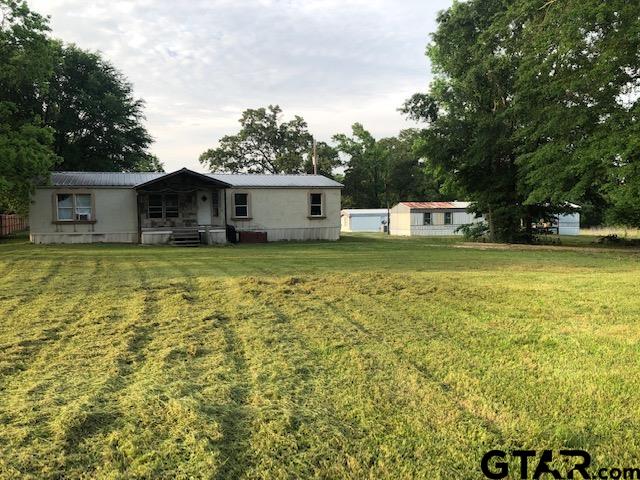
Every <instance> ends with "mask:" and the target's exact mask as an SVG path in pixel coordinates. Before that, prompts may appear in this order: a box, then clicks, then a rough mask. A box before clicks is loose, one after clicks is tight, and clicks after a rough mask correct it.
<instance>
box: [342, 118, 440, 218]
mask: <svg viewBox="0 0 640 480" xmlns="http://www.w3.org/2000/svg"><path fill="white" fill-rule="evenodd" d="M419 136H420V132H419V131H417V130H411V129H409V130H403V131H401V132H400V134H399V135H398V136H397V137H388V138H382V139H380V140H376V139H375V138H374V137H373V135H372V134H371V133H370V132H369V131H368V130H366V129H365V128H364V127H363V125H362V124H360V123H355V124H354V125H353V126H352V134H351V136H349V135H345V134H337V135H334V137H333V140H334V141H335V143H336V148H337V150H339V151H340V152H341V153H342V154H343V155H344V156H345V157H346V158H347V161H346V163H345V173H344V179H343V183H344V186H345V188H344V193H343V196H344V199H343V205H344V206H347V207H354V208H382V207H387V206H389V205H393V204H395V203H397V202H399V201H402V200H417V199H423V198H429V199H431V200H437V199H440V198H441V197H442V193H441V187H442V185H441V184H440V183H439V182H438V177H437V175H435V174H434V173H433V172H431V171H429V170H428V169H427V165H426V164H425V162H424V159H423V158H421V156H420V153H419V152H418V151H417V150H416V149H415V148H414V145H415V143H416V141H418V139H419Z"/></svg>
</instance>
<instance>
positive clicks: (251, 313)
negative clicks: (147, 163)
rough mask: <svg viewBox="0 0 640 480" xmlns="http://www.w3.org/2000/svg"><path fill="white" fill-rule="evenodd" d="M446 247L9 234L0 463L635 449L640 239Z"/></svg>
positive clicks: (189, 472) (72, 464)
mask: <svg viewBox="0 0 640 480" xmlns="http://www.w3.org/2000/svg"><path fill="white" fill-rule="evenodd" d="M455 242H456V241H454V240H450V239H428V238H426V239H416V240H414V239H389V238H386V237H381V236H376V235H372V236H355V235H354V236H349V237H346V238H343V240H341V241H339V242H336V243H306V244H303V243H293V244H284V243H283V244H269V245H253V246H252V245H242V246H234V247H220V248H214V247H212V248H198V249H179V248H171V247H139V246H99V245H98V246H73V245H68V246H33V245H29V244H27V243H26V242H24V241H20V240H17V241H10V242H5V243H0V478H78V477H82V478H110V479H116V478H122V479H125V478H214V479H227V478H229V479H236V478H237V479H241V478H255V479H258V478H267V479H270V478H309V477H313V478H353V479H362V478H371V479H379V478H388V479H402V478H407V479H409V478H428V479H439V478H442V479H453V478H460V479H465V478H483V477H482V476H481V474H480V472H479V463H480V458H481V457H482V455H483V454H484V453H485V452H486V451H487V450H489V449H493V448H501V449H504V450H509V449H512V448H516V447H526V448H532V449H537V450H541V449H544V448H551V449H554V450H558V449H560V448H565V447H566V448H584V449H587V450H588V451H589V452H590V453H591V454H592V455H593V457H594V463H595V464H596V465H604V466H618V465H619V466H634V463H635V464H636V466H640V465H638V464H640V461H638V459H639V458H640V438H639V437H638V432H639V431H640V401H638V394H639V392H640V348H639V340H640V295H639V294H640V288H639V282H638V280H639V279H640V263H639V259H640V256H639V254H638V253H637V252H634V251H632V250H605V249H600V250H595V249H587V250H584V251H580V249H576V250H552V249H531V250H524V251H520V250H491V249H487V250H479V249H475V248H455V246H456V243H455ZM549 478H551V477H549Z"/></svg>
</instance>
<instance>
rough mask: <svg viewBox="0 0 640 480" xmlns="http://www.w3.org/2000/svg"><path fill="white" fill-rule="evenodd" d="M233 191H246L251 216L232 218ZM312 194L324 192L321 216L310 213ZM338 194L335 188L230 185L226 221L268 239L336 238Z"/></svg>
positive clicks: (338, 226)
mask: <svg viewBox="0 0 640 480" xmlns="http://www.w3.org/2000/svg"><path fill="white" fill-rule="evenodd" d="M234 193H248V194H249V216H250V218H248V219H239V218H234V211H233V210H234V209H233V195H234ZM311 193H322V194H323V201H324V205H323V207H324V211H323V217H322V218H310V216H309V195H310V194H311ZM340 194H341V192H340V189H337V188H325V189H323V188H230V189H228V190H227V191H226V195H227V215H228V223H229V224H230V225H233V226H234V227H235V228H236V230H238V231H247V232H266V233H267V240H268V241H270V242H272V241H273V242H275V241H282V240H338V239H339V238H340ZM223 208H224V205H223Z"/></svg>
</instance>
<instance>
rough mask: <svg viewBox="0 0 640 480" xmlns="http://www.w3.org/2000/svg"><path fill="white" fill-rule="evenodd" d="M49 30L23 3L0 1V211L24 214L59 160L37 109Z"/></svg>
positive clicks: (47, 68)
mask: <svg viewBox="0 0 640 480" xmlns="http://www.w3.org/2000/svg"><path fill="white" fill-rule="evenodd" d="M48 31H49V28H48V26H47V21H46V19H45V18H44V17H42V16H40V15H38V14H37V13H34V12H32V11H30V10H29V9H28V7H27V6H26V4H24V3H22V2H17V1H12V0H1V1H0V65H2V68H0V209H6V210H24V208H25V204H26V199H27V198H28V195H29V193H30V191H31V185H32V182H33V179H34V178H37V177H39V176H44V175H46V173H47V172H48V171H49V170H50V169H51V168H52V167H53V165H54V164H55V163H56V161H57V160H58V158H57V157H56V155H55V154H54V152H53V150H52V148H51V145H52V143H53V131H52V129H51V128H49V127H47V126H46V125H45V124H44V122H43V120H42V116H41V110H40V105H41V104H42V101H43V97H44V95H46V92H47V88H48V81H49V79H50V77H51V75H52V72H53V68H54V57H53V56H52V50H53V48H52V43H51V41H50V40H49V38H48Z"/></svg>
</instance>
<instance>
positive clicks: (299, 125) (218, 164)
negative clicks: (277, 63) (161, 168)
mask: <svg viewBox="0 0 640 480" xmlns="http://www.w3.org/2000/svg"><path fill="white" fill-rule="evenodd" d="M281 114H282V109H281V108H280V107H279V106H278V105H269V107H268V108H257V109H248V110H245V111H244V112H243V113H242V117H241V118H240V126H241V128H240V131H239V132H238V133H237V134H236V135H227V136H224V137H222V138H221V139H220V142H219V145H218V147H217V148H212V149H209V150H207V151H206V152H204V153H203V154H202V155H200V163H202V164H203V165H205V166H206V167H208V168H210V169H211V171H213V172H217V171H223V172H246V173H301V172H303V171H304V169H305V160H306V159H307V158H308V156H309V154H310V152H311V148H312V142H313V139H312V137H311V134H310V133H309V131H308V129H307V123H306V122H305V121H304V119H303V118H302V117H299V116H297V115H296V116H295V117H294V118H293V120H289V121H286V122H285V121H281Z"/></svg>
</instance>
